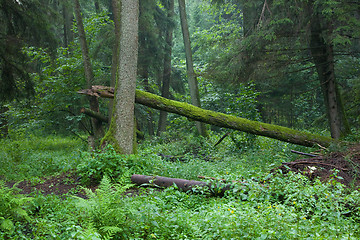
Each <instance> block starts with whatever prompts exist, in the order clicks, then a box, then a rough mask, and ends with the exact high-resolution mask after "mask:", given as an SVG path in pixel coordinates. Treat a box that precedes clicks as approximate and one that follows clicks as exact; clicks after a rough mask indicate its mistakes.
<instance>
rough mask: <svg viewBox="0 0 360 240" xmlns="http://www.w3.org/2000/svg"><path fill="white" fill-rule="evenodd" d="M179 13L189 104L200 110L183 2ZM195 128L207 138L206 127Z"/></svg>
mask: <svg viewBox="0 0 360 240" xmlns="http://www.w3.org/2000/svg"><path fill="white" fill-rule="evenodd" d="M179 12H180V21H181V29H182V34H183V40H184V46H185V55H186V69H187V75H188V82H189V90H190V96H191V103H192V105H194V106H196V107H199V108H200V107H201V104H200V95H199V89H198V81H197V78H196V75H195V71H194V64H193V60H192V52H191V43H190V33H189V26H188V23H187V17H186V6H185V0H179ZM196 128H197V130H198V132H199V134H200V135H201V136H204V137H208V134H207V131H206V126H205V124H204V123H202V122H196Z"/></svg>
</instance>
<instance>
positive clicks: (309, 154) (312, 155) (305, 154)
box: [291, 150, 319, 157]
mask: <svg viewBox="0 0 360 240" xmlns="http://www.w3.org/2000/svg"><path fill="white" fill-rule="evenodd" d="M291 152H292V153H296V154H300V155H304V156H309V157H317V156H319V155H315V154H311V153H304V152H299V151H295V150H291Z"/></svg>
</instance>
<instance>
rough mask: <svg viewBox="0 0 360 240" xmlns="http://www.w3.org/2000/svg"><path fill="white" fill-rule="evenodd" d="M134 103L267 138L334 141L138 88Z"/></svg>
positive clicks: (313, 142)
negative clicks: (170, 98) (200, 106)
mask: <svg viewBox="0 0 360 240" xmlns="http://www.w3.org/2000/svg"><path fill="white" fill-rule="evenodd" d="M136 102H137V103H140V104H143V105H146V106H148V107H151V108H155V109H159V110H163V111H167V112H172V113H176V114H179V115H182V116H185V117H187V118H191V119H193V120H196V121H201V122H205V123H208V124H212V125H216V126H219V127H225V128H231V129H235V130H239V131H243V132H247V133H251V134H256V135H261V136H265V137H270V138H274V139H277V140H281V141H285V142H290V143H294V144H298V145H303V146H313V145H317V144H319V145H321V146H324V147H328V146H329V145H330V144H331V143H334V140H333V139H332V138H329V137H325V136H320V135H316V134H311V133H307V132H303V131H298V130H294V129H291V128H286V127H282V126H278V125H272V124H267V123H261V122H257V121H251V120H248V119H244V118H239V117H234V116H231V115H227V114H224V113H218V112H214V111H210V110H204V109H201V108H198V107H195V106H193V105H191V104H188V103H182V102H178V101H174V100H169V99H166V98H163V97H160V96H157V95H154V94H151V93H148V92H144V91H140V90H136Z"/></svg>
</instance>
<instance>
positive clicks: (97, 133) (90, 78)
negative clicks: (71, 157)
mask: <svg viewBox="0 0 360 240" xmlns="http://www.w3.org/2000/svg"><path fill="white" fill-rule="evenodd" d="M74 3H75V17H76V22H77V28H78V32H79V40H80V46H81V53H82V57H83V61H84V69H85V79H86V84H87V86H88V87H91V86H92V85H93V83H94V73H93V69H92V66H91V60H90V56H89V49H88V45H87V42H86V36H85V30H84V25H83V21H82V16H81V10H80V3H79V0H74ZM89 103H90V109H91V110H92V111H94V112H99V102H98V98H96V97H90V98H89ZM91 123H92V128H93V131H94V137H95V139H96V140H97V139H100V138H102V137H103V136H104V130H103V127H102V123H101V121H99V120H97V119H96V118H91Z"/></svg>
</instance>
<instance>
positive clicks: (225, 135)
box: [214, 132, 230, 147]
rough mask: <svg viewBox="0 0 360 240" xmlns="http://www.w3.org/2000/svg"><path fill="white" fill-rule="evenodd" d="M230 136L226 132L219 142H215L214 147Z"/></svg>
mask: <svg viewBox="0 0 360 240" xmlns="http://www.w3.org/2000/svg"><path fill="white" fill-rule="evenodd" d="M229 135H230V132H227V133H225V134H224V136H222V137H221V138H220V139H219V141H217V143H215V145H214V147H216V146H217V145H219V144H220V143H221V142H222V141H223V140H224V139H225V138H226V137H227V136H229Z"/></svg>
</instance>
